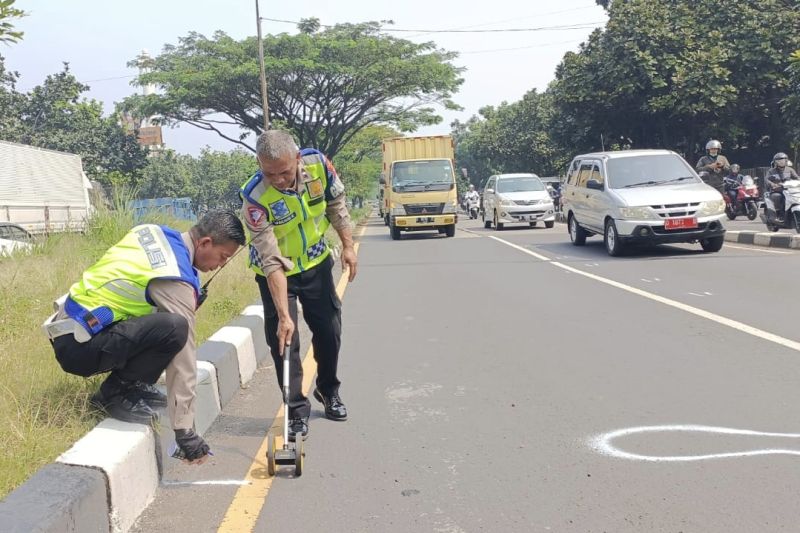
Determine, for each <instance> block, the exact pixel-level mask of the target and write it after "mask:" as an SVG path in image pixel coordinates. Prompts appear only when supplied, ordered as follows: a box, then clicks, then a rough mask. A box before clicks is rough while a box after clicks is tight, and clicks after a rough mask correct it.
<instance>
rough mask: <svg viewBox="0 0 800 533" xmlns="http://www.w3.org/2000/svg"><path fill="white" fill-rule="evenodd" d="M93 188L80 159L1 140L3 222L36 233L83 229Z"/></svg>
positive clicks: (0, 217)
mask: <svg viewBox="0 0 800 533" xmlns="http://www.w3.org/2000/svg"><path fill="white" fill-rule="evenodd" d="M91 188H92V185H91V183H89V180H88V178H87V177H86V174H84V172H83V165H82V163H81V158H80V156H77V155H75V154H68V153H65V152H57V151H55V150H46V149H43V148H36V147H34V146H27V145H24V144H16V143H11V142H6V141H0V222H13V223H15V224H18V225H20V226H22V227H23V228H25V229H26V230H28V231H29V232H30V233H33V234H39V233H51V232H63V231H82V230H83V229H84V228H85V226H86V220H87V219H88V217H89V216H90V215H91V213H92V206H91V203H90V200H89V191H90V189H91Z"/></svg>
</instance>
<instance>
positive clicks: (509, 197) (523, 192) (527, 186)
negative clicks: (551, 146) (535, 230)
mask: <svg viewBox="0 0 800 533" xmlns="http://www.w3.org/2000/svg"><path fill="white" fill-rule="evenodd" d="M481 218H482V219H483V226H484V227H486V228H489V227H491V226H492V225H494V228H495V229H496V230H501V229H503V228H504V227H505V225H506V224H509V223H520V222H521V223H524V224H528V225H530V226H531V227H533V226H535V225H536V224H537V223H538V222H544V225H545V226H546V227H548V228H552V227H553V225H554V224H555V222H556V214H555V207H554V206H553V198H552V197H551V196H550V193H549V192H547V189H546V188H545V186H544V184H543V183H542V181H541V180H540V179H539V177H538V176H537V175H536V174H497V175H495V176H492V177H490V178H489V180H488V181H487V182H486V186H485V187H484V189H483V209H482V211H481Z"/></svg>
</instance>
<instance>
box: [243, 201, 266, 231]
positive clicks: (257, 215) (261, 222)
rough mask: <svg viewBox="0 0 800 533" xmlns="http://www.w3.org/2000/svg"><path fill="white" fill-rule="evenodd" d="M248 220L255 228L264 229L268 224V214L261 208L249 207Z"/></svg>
mask: <svg viewBox="0 0 800 533" xmlns="http://www.w3.org/2000/svg"><path fill="white" fill-rule="evenodd" d="M247 220H248V221H250V224H252V225H253V227H255V228H263V227H264V226H265V225H266V223H267V214H266V213H265V212H264V210H263V209H261V208H260V207H256V206H254V205H250V206H247Z"/></svg>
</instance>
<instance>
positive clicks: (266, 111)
mask: <svg viewBox="0 0 800 533" xmlns="http://www.w3.org/2000/svg"><path fill="white" fill-rule="evenodd" d="M256 22H257V23H258V68H259V70H260V71H261V107H262V109H263V111H264V131H267V130H268V129H269V103H268V102H267V73H266V72H265V71H264V40H263V39H262V38H261V13H260V12H259V10H258V0H256Z"/></svg>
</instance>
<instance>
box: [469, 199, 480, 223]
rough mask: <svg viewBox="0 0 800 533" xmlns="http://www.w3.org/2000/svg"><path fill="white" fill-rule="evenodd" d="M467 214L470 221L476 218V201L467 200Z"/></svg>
mask: <svg viewBox="0 0 800 533" xmlns="http://www.w3.org/2000/svg"><path fill="white" fill-rule="evenodd" d="M467 213H469V218H470V220H473V219H476V218H478V199H477V198H470V199H468V200H467Z"/></svg>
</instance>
